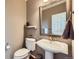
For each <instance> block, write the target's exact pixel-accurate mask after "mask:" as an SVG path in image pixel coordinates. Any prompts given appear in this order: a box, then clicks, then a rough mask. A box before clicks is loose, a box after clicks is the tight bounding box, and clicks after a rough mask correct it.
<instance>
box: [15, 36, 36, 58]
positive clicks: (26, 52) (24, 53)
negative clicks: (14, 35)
mask: <svg viewBox="0 0 79 59" xmlns="http://www.w3.org/2000/svg"><path fill="white" fill-rule="evenodd" d="M25 41H26V45H25V46H26V47H27V48H22V49H19V50H17V51H16V52H15V53H14V59H29V56H30V51H34V50H35V41H36V40H35V39H33V38H26V40H25Z"/></svg>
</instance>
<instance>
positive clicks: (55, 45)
mask: <svg viewBox="0 0 79 59" xmlns="http://www.w3.org/2000/svg"><path fill="white" fill-rule="evenodd" d="M37 45H38V46H39V47H41V48H42V49H44V50H45V59H53V53H64V54H68V45H67V44H66V43H63V42H59V41H50V40H47V39H41V40H39V41H37Z"/></svg>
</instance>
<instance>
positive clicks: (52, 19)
mask: <svg viewBox="0 0 79 59" xmlns="http://www.w3.org/2000/svg"><path fill="white" fill-rule="evenodd" d="M40 20H41V25H40V27H41V30H40V32H41V34H43V35H58V36H61V35H62V34H63V32H64V29H65V25H66V1H65V0H62V1H57V2H53V3H50V4H48V5H45V6H42V7H40Z"/></svg>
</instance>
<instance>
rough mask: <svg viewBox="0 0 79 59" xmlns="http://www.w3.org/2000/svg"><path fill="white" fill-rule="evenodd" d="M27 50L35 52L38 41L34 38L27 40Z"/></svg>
mask: <svg viewBox="0 0 79 59" xmlns="http://www.w3.org/2000/svg"><path fill="white" fill-rule="evenodd" d="M25 41H26V48H27V49H29V50H30V51H34V50H35V44H36V39H34V38H26V40H25Z"/></svg>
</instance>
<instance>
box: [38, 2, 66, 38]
mask: <svg viewBox="0 0 79 59" xmlns="http://www.w3.org/2000/svg"><path fill="white" fill-rule="evenodd" d="M66 3H67V2H66ZM49 4H52V2H51V3H49ZM49 4H47V5H49ZM47 5H44V6H47ZM44 6H40V7H39V27H40V35H41V36H42V35H43V36H54V37H61V36H62V35H53V34H49V33H48V34H43V33H41V24H42V7H44ZM66 8H67V6H66ZM66 21H67V9H66Z"/></svg>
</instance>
